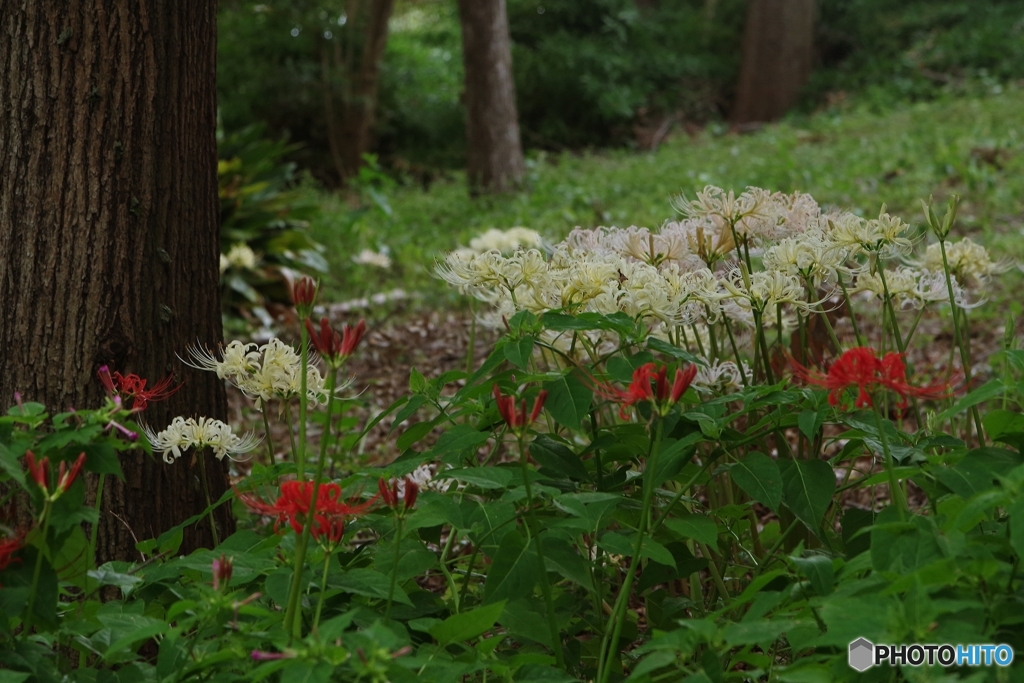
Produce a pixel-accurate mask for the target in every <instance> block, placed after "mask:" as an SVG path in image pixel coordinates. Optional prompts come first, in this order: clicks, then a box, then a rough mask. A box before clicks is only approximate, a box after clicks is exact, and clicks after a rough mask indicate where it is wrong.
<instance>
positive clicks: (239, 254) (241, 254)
mask: <svg viewBox="0 0 1024 683" xmlns="http://www.w3.org/2000/svg"><path fill="white" fill-rule="evenodd" d="M225 263H226V266H225V267H223V268H222V270H221V272H224V271H225V270H227V269H228V268H238V269H240V270H252V269H253V268H255V267H256V252H254V251H253V250H252V249H251V248H250V247H249V245H248V244H245V243H244V242H239V243H238V244H233V245H231V248H230V249H228V253H227V254H226V255H224V259H223V260H222V261H221V265H222V266H224V265H225Z"/></svg>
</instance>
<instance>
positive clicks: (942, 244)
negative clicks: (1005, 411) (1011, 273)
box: [939, 239, 985, 445]
mask: <svg viewBox="0 0 1024 683" xmlns="http://www.w3.org/2000/svg"><path fill="white" fill-rule="evenodd" d="M939 250H940V251H941V252H942V272H943V273H945V275H946V291H947V292H948V293H949V307H950V312H951V313H952V314H953V333H954V334H955V335H956V343H957V347H958V348H959V349H960V363H961V365H963V366H964V380H965V381H966V382H967V387H968V389H969V388H970V386H971V355H970V354H969V353H967V350H966V347H965V346H964V335H963V332H962V331H961V330H960V321H959V316H958V315H957V306H956V296H955V295H954V294H953V280H952V279H951V278H950V275H949V261H948V260H947V259H946V240H944V239H940V240H939ZM971 417H973V418H974V427H975V429H977V431H978V442H979V443H981V444H982V445H984V444H985V430H984V429H982V426H981V415H980V414H979V413H978V406H971ZM968 431H970V429H968ZM968 436H970V435H969V434H968Z"/></svg>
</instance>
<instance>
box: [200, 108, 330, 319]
mask: <svg viewBox="0 0 1024 683" xmlns="http://www.w3.org/2000/svg"><path fill="white" fill-rule="evenodd" d="M294 149H295V145H289V144H287V143H286V142H285V141H284V140H280V141H274V140H269V139H267V138H265V137H264V136H263V130H262V128H261V127H258V126H254V127H250V128H246V129H244V130H241V131H238V132H236V133H228V134H222V135H221V136H220V139H219V140H218V151H219V156H220V162H219V164H218V168H217V176H218V184H219V192H220V226H221V227H220V249H221V254H228V255H230V254H231V252H232V249H233V248H235V247H236V246H237V245H244V246H246V247H248V248H249V249H251V250H252V251H253V253H254V255H255V263H254V264H252V265H251V266H250V265H247V264H236V263H227V264H225V265H226V268H222V276H221V279H222V291H221V306H222V308H223V310H224V313H225V314H226V315H227V316H228V317H229V318H228V321H229V322H231V323H233V324H235V326H238V325H237V322H239V321H238V320H237V319H238V318H247V319H249V320H250V321H252V320H253V312H254V311H257V312H261V313H263V316H262V317H264V318H265V317H266V313H265V311H266V307H267V305H268V304H273V303H277V304H288V303H289V301H290V300H289V296H288V286H287V278H286V276H285V273H284V271H283V269H287V270H289V271H291V275H290V277H297V276H298V275H300V274H310V275H322V274H325V273H326V272H327V262H326V260H325V259H324V256H323V252H324V247H323V246H322V245H321V244H319V243H318V242H316V241H315V240H313V239H312V238H311V237H310V235H309V233H308V231H307V228H308V226H309V221H310V220H314V219H316V218H317V217H318V216H319V215H320V206H319V204H318V203H317V202H316V201H315V200H314V199H313V198H312V197H311V196H310V195H309V193H308V192H305V191H304V190H302V189H300V188H298V187H297V180H298V179H297V178H296V177H295V163H294V162H289V161H285V160H284V157H285V156H286V155H287V154H288V152H290V151H292V150H294ZM242 327H243V328H244V323H243V324H242Z"/></svg>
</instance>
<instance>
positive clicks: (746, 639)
mask: <svg viewBox="0 0 1024 683" xmlns="http://www.w3.org/2000/svg"><path fill="white" fill-rule="evenodd" d="M795 625H796V622H794V621H790V620H788V619H777V620H772V621H767V620H763V621H739V622H734V623H731V624H729V625H727V626H726V627H725V628H724V629H722V639H723V640H724V641H725V642H726V644H728V645H731V646H733V647H735V646H737V645H758V644H770V643H772V642H773V641H774V640H775V639H776V638H778V637H779V636H780V635H782V634H783V633H785V632H786V631H788V630H789V629H791V628H792V627H793V626H795Z"/></svg>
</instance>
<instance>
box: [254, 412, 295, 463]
mask: <svg viewBox="0 0 1024 683" xmlns="http://www.w3.org/2000/svg"><path fill="white" fill-rule="evenodd" d="M260 407H261V410H260V412H261V413H262V414H263V432H264V433H265V434H266V437H267V454H268V455H269V456H270V464H271V465H273V464H274V438H273V437H272V436H271V435H270V418H269V417H267V404H266V403H264V404H263V405H262V406H260ZM289 429H290V427H289ZM294 456H295V454H294V453H292V457H294Z"/></svg>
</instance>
